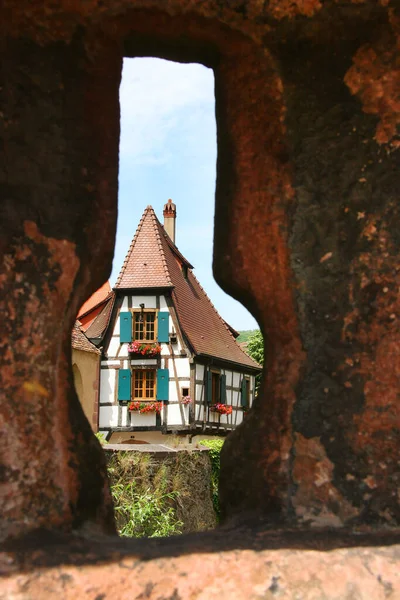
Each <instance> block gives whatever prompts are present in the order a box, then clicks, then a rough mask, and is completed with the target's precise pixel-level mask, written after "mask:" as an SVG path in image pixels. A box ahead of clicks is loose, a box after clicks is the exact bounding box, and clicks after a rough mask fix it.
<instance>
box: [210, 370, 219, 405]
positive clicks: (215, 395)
mask: <svg viewBox="0 0 400 600" xmlns="http://www.w3.org/2000/svg"><path fill="white" fill-rule="evenodd" d="M220 380H221V377H220V374H219V373H214V372H212V373H211V404H218V402H220V397H221V393H220V392H221V383H220Z"/></svg>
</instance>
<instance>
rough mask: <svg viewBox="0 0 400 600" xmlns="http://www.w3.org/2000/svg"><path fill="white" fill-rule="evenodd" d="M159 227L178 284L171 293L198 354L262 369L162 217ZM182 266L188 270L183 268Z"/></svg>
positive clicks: (193, 347) (171, 275)
mask: <svg viewBox="0 0 400 600" xmlns="http://www.w3.org/2000/svg"><path fill="white" fill-rule="evenodd" d="M157 227H158V231H159V235H160V239H161V243H162V246H163V250H164V256H165V259H166V264H167V268H168V272H169V275H170V278H171V281H172V283H173V286H174V287H173V289H172V291H171V295H172V299H173V301H174V306H175V310H176V314H177V317H178V320H179V324H180V326H181V329H182V331H183V333H184V335H185V336H186V339H187V340H188V342H189V344H190V346H191V347H192V349H193V351H194V353H195V354H197V355H204V356H210V357H215V358H220V359H222V360H226V361H229V362H233V363H236V364H240V365H243V366H246V367H250V368H252V369H257V370H260V369H261V368H260V365H259V364H258V363H256V362H255V361H254V360H253V359H252V358H250V356H248V355H247V354H246V353H245V352H243V350H242V349H241V348H240V346H239V344H238V343H237V342H236V339H235V336H234V335H233V333H232V328H231V327H230V326H229V325H228V324H227V323H226V322H225V321H224V320H223V319H222V317H221V316H220V315H219V313H218V311H217V309H216V308H215V307H214V305H213V304H212V302H211V300H210V299H209V297H208V296H207V294H206V292H205V291H204V289H203V288H202V286H201V285H200V283H199V282H198V280H197V278H196V277H195V275H194V274H193V272H192V267H191V265H190V263H188V261H187V260H186V259H185V258H184V257H183V256H182V254H181V253H180V252H179V250H178V249H177V247H176V246H175V244H174V243H173V242H172V241H171V239H170V237H169V236H168V235H167V233H166V232H165V231H164V228H163V227H162V225H161V224H160V222H159V221H158V219H157ZM182 259H183V260H182ZM182 265H184V266H186V267H187V269H183V268H182Z"/></svg>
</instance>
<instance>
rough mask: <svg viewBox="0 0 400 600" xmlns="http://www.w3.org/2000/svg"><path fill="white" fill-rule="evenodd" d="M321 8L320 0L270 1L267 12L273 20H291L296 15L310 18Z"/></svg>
mask: <svg viewBox="0 0 400 600" xmlns="http://www.w3.org/2000/svg"><path fill="white" fill-rule="evenodd" d="M321 8H322V3H321V2H320V0H271V1H270V2H269V5H268V11H269V13H270V14H271V16H273V17H274V18H275V19H285V18H287V17H289V18H293V17H296V16H297V15H303V16H305V17H312V16H313V15H314V14H315V13H317V12H318V11H319V10H320V9H321Z"/></svg>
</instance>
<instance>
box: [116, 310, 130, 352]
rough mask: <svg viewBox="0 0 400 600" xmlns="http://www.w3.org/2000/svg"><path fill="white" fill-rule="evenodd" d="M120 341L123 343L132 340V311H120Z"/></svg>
mask: <svg viewBox="0 0 400 600" xmlns="http://www.w3.org/2000/svg"><path fill="white" fill-rule="evenodd" d="M119 341H120V342H121V344H123V343H124V342H131V341H132V313H130V312H120V313H119Z"/></svg>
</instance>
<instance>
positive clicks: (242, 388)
mask: <svg viewBox="0 0 400 600" xmlns="http://www.w3.org/2000/svg"><path fill="white" fill-rule="evenodd" d="M246 392H247V385H246V379H245V378H244V377H243V379H242V383H241V385H240V405H241V406H243V408H247V394H246Z"/></svg>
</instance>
